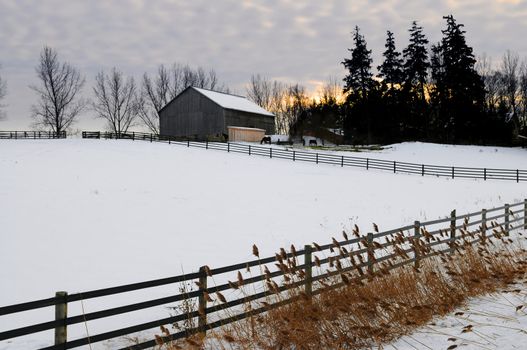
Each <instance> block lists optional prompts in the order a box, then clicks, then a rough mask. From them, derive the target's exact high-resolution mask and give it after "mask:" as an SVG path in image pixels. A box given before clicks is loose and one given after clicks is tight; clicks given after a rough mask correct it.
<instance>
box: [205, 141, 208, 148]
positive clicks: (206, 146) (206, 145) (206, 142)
mask: <svg viewBox="0 0 527 350" xmlns="http://www.w3.org/2000/svg"><path fill="white" fill-rule="evenodd" d="M205 149H209V140H205Z"/></svg>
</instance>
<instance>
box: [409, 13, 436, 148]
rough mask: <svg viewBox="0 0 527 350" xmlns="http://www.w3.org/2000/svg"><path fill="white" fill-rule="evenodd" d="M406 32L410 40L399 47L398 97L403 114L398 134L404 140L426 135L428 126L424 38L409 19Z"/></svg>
mask: <svg viewBox="0 0 527 350" xmlns="http://www.w3.org/2000/svg"><path fill="white" fill-rule="evenodd" d="M409 32H410V43H409V44H408V47H406V48H405V49H404V50H403V57H404V64H403V74H404V83H403V89H402V99H403V101H404V102H405V116H404V119H403V120H402V133H403V137H404V138H405V139H407V140H420V139H423V138H425V137H426V134H427V130H428V126H429V122H428V113H429V111H428V102H427V100H426V93H425V86H426V83H427V81H428V68H429V67H430V62H429V60H428V51H427V48H426V45H427V44H428V40H427V39H426V37H425V35H424V34H423V28H422V27H420V26H418V25H417V22H416V21H413V22H412V27H411V28H410V29H409Z"/></svg>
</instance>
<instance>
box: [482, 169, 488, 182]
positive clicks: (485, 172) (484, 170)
mask: <svg viewBox="0 0 527 350" xmlns="http://www.w3.org/2000/svg"><path fill="white" fill-rule="evenodd" d="M483 180H484V181H487V168H483Z"/></svg>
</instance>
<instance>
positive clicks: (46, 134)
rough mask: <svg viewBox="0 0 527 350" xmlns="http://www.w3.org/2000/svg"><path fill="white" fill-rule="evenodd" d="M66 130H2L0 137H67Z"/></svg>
mask: <svg viewBox="0 0 527 350" xmlns="http://www.w3.org/2000/svg"><path fill="white" fill-rule="evenodd" d="M65 138H66V132H65V131H61V132H59V133H57V132H55V131H0V139H15V140H18V139H65Z"/></svg>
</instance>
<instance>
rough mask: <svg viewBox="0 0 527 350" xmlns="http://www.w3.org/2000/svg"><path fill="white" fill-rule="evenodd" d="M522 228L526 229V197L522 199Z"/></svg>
mask: <svg viewBox="0 0 527 350" xmlns="http://www.w3.org/2000/svg"><path fill="white" fill-rule="evenodd" d="M523 228H524V229H527V199H524V200H523Z"/></svg>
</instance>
